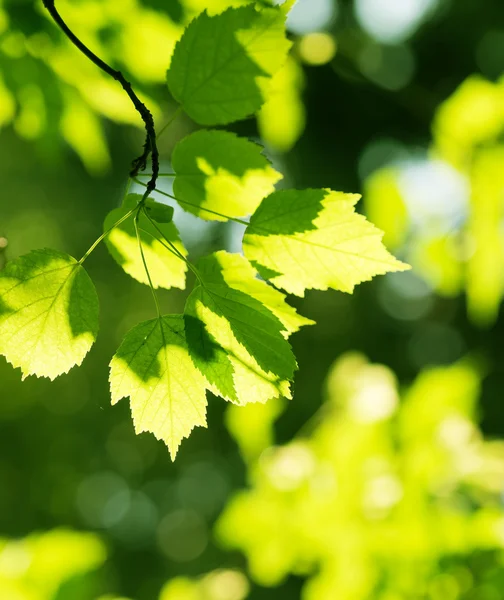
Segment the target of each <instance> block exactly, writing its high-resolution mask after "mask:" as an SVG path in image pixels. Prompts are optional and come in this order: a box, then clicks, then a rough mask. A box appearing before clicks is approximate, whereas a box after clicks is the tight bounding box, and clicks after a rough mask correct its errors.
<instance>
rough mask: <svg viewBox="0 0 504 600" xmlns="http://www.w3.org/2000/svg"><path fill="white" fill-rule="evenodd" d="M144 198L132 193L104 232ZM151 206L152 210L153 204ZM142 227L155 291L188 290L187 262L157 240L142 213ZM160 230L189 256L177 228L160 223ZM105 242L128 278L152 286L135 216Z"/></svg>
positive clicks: (105, 224)
mask: <svg viewBox="0 0 504 600" xmlns="http://www.w3.org/2000/svg"><path fill="white" fill-rule="evenodd" d="M140 198H141V196H140V195H139V194H129V195H128V196H127V197H126V198H125V200H124V203H123V205H122V207H121V208H116V209H114V210H112V211H111V212H110V213H109V214H108V215H107V217H106V218H105V222H104V224H103V229H104V230H105V231H107V230H108V229H110V228H111V227H112V226H113V225H114V223H115V222H117V221H118V220H119V219H120V218H121V217H123V216H124V215H125V214H126V213H128V212H129V211H130V210H131V209H132V208H133V207H134V206H135V205H136V204H137V203H138V201H139V200H140ZM150 206H151V207H152V204H151V205H150ZM138 225H139V233H140V239H141V240H142V246H143V251H144V254H145V260H146V262H147V265H148V266H149V272H150V275H151V279H152V285H153V286H154V287H155V288H158V287H162V288H172V287H176V288H180V289H184V288H185V275H186V271H187V265H186V263H185V261H183V260H182V259H181V258H180V257H179V256H177V255H176V254H175V253H174V251H173V250H170V249H169V246H168V247H167V244H166V242H164V243H162V242H161V241H159V240H158V239H157V238H159V237H160V236H159V233H158V232H157V231H156V228H155V227H154V226H153V225H152V223H150V221H149V220H148V219H147V218H146V217H145V215H143V214H140V218H139V222H138ZM158 227H159V229H160V230H161V231H162V232H163V233H164V235H165V236H166V238H167V239H168V240H170V242H171V243H172V244H173V245H174V246H175V247H176V248H177V250H178V251H179V252H180V253H181V254H182V255H183V256H186V255H187V251H186V249H185V248H184V246H183V244H182V242H181V241H180V237H179V233H178V231H177V228H176V227H175V225H174V224H173V223H164V222H160V224H159V225H158ZM105 243H106V245H107V248H108V249H109V252H110V254H111V255H112V257H113V258H114V260H115V261H116V262H117V263H118V264H119V265H120V266H121V267H122V268H123V269H124V271H125V272H126V273H127V274H128V275H130V276H131V277H133V278H134V279H136V280H137V281H139V282H140V283H145V284H148V283H149V281H148V279H147V275H146V273H145V267H144V265H143V262H142V257H141V254H140V249H139V247H138V241H137V238H136V232H135V224H134V221H133V216H132V217H131V218H130V219H127V220H126V221H124V222H123V223H121V225H119V227H116V228H114V229H113V230H112V231H111V233H110V234H109V235H108V236H107V238H106V239H105Z"/></svg>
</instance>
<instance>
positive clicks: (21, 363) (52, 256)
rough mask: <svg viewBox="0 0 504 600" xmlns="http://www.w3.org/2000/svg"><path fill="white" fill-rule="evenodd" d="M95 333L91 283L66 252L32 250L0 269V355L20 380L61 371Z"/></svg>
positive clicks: (95, 301)
mask: <svg viewBox="0 0 504 600" xmlns="http://www.w3.org/2000/svg"><path fill="white" fill-rule="evenodd" d="M97 333H98V297H97V295H96V290H95V287H94V285H93V283H92V281H91V279H90V278H89V276H88V274H87V273H86V271H85V270H84V268H83V267H82V266H81V265H80V264H79V263H78V262H77V261H76V260H75V259H74V258H72V257H71V256H69V255H68V254H64V253H62V252H57V251H56V250H34V251H33V252H30V253H29V254H26V255H25V256H21V257H20V258H18V259H17V260H14V261H12V262H10V263H8V264H7V266H6V268H5V269H4V270H3V271H1V272H0V354H3V355H4V356H5V357H6V359H7V360H8V361H9V362H10V363H11V364H12V365H13V366H14V367H20V368H21V371H22V373H23V378H25V377H27V376H28V375H37V376H39V377H49V378H50V379H54V378H56V377H58V375H62V374H63V373H67V372H68V371H69V370H70V369H71V368H72V367H73V366H75V365H80V364H81V363H82V361H83V360H84V357H85V356H86V354H87V353H88V352H89V350H90V348H91V346H92V345H93V343H94V342H95V340H96V336H97Z"/></svg>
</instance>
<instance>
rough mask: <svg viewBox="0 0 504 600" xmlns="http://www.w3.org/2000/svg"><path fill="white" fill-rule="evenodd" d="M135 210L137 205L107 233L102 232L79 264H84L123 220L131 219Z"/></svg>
mask: <svg viewBox="0 0 504 600" xmlns="http://www.w3.org/2000/svg"><path fill="white" fill-rule="evenodd" d="M135 210H137V207H136V206H135V207H134V208H132V209H131V210H130V211H129V212H127V213H126V214H125V215H124V216H122V217H121V218H120V219H119V220H118V221H116V222H115V223H114V224H113V225H112V227H110V228H109V229H107V231H105V233H102V234H101V235H100V237H99V238H98V239H97V240H96V241H95V242H94V243H93V244H92V246H91V247H90V248H89V250H88V251H87V252H86V254H84V256H83V257H82V258H81V259H80V260H79V264H80V265H82V263H83V262H84V261H85V260H86V258H88V256H89V255H90V254H91V253H92V252H93V250H94V249H95V248H96V246H98V244H99V243H100V242H102V241H103V240H104V239H105V238H106V237H107V236H108V234H109V233H110V232H111V231H112V230H113V229H115V228H116V227H119V225H120V224H121V223H122V222H123V221H126V219H129V217H131V215H132V214H133V213H134V212H135Z"/></svg>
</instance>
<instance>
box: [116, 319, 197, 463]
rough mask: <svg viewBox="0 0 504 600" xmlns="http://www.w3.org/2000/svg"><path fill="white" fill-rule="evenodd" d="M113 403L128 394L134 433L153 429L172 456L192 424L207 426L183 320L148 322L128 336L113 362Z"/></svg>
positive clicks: (191, 427) (191, 428) (193, 425)
mask: <svg viewBox="0 0 504 600" xmlns="http://www.w3.org/2000/svg"><path fill="white" fill-rule="evenodd" d="M110 390H111V395H112V404H116V403H117V402H118V401H119V400H121V399H122V398H126V397H129V398H130V406H131V412H132V415H133V422H134V425H135V431H136V433H141V432H142V431H150V432H152V433H153V434H154V435H155V436H156V438H157V439H160V440H163V441H164V442H165V443H166V445H167V446H168V449H169V451H170V455H171V457H172V459H174V458H175V455H176V454H177V450H178V447H179V445H180V442H181V441H182V440H183V439H184V438H185V437H188V436H189V434H190V433H191V431H192V430H193V428H194V427H197V426H202V427H206V404H207V402H206V391H205V380H204V379H203V377H202V375H201V374H200V373H199V372H198V370H197V369H196V368H195V366H194V364H193V362H192V361H191V358H190V357H189V354H188V350H187V343H186V339H185V334H184V320H183V317H182V316H181V315H170V316H165V317H161V318H159V319H153V320H151V321H145V322H143V323H140V324H139V325H137V326H136V327H134V328H133V329H132V330H131V331H130V332H129V333H128V334H127V335H126V336H125V338H124V340H123V342H122V344H121V346H120V347H119V350H118V351H117V353H116V355H115V356H114V358H113V359H112V362H111V363H110Z"/></svg>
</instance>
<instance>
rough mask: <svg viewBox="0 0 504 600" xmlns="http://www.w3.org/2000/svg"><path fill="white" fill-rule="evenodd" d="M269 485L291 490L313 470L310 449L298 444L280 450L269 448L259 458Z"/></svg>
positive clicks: (313, 464)
mask: <svg viewBox="0 0 504 600" xmlns="http://www.w3.org/2000/svg"><path fill="white" fill-rule="evenodd" d="M261 462H262V463H263V468H264V470H265V472H266V474H267V476H268V478H269V480H270V483H271V484H272V485H273V486H274V487H276V488H277V489H279V490H282V491H286V490H293V489H295V488H297V487H299V485H300V484H301V483H302V482H303V481H305V480H306V479H307V478H308V477H309V476H310V475H311V474H312V473H313V471H314V469H315V464H316V463H315V457H314V455H313V452H312V451H311V449H310V448H309V447H308V446H306V445H305V444H302V443H300V442H296V443H293V444H290V445H289V446H285V447H282V448H271V449H269V450H266V452H264V453H263V455H262V456H261Z"/></svg>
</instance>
